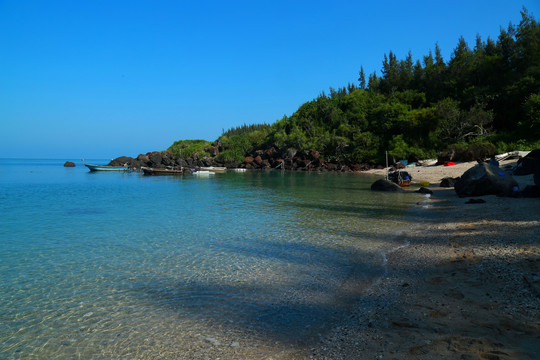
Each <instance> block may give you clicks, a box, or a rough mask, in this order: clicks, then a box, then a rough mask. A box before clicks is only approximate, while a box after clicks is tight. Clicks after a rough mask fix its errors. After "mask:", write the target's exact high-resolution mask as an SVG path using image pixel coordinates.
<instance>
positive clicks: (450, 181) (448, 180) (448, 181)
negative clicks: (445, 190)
mask: <svg viewBox="0 0 540 360" xmlns="http://www.w3.org/2000/svg"><path fill="white" fill-rule="evenodd" d="M458 180H459V177H455V178H453V177H445V178H443V179H442V180H441V184H440V185H439V186H440V187H454V185H455V184H456V182H457V181H458Z"/></svg>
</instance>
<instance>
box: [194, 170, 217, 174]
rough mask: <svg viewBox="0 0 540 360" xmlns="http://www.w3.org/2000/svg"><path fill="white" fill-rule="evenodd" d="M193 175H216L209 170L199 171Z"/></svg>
mask: <svg viewBox="0 0 540 360" xmlns="http://www.w3.org/2000/svg"><path fill="white" fill-rule="evenodd" d="M192 174H193V175H214V174H215V172H214V171H208V170H198V171H194V172H192Z"/></svg>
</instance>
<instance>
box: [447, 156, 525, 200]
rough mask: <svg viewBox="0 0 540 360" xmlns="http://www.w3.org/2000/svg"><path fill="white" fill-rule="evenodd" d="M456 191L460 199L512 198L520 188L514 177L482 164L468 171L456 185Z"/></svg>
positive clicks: (495, 167)
mask: <svg viewBox="0 0 540 360" xmlns="http://www.w3.org/2000/svg"><path fill="white" fill-rule="evenodd" d="M454 189H455V191H456V193H457V194H458V196H459V197H466V196H482V195H504V196H512V195H513V194H514V193H515V192H516V191H518V189H519V187H518V183H517V182H516V181H515V180H514V179H513V178H512V175H510V174H507V173H505V172H504V171H503V170H502V169H500V168H499V167H497V166H494V165H492V164H488V163H480V164H478V165H476V166H474V167H472V168H470V169H469V170H467V171H466V172H465V173H464V174H463V175H462V176H461V178H460V179H459V180H458V181H457V182H456V183H455V185H454Z"/></svg>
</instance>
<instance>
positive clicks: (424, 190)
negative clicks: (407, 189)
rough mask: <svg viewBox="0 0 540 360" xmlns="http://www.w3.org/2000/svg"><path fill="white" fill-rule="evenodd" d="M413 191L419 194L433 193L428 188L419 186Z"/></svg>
mask: <svg viewBox="0 0 540 360" xmlns="http://www.w3.org/2000/svg"><path fill="white" fill-rule="evenodd" d="M415 193H419V194H433V191H431V190H429V189H428V188H425V187H423V186H422V187H421V188H420V189H418V190H416V191H415Z"/></svg>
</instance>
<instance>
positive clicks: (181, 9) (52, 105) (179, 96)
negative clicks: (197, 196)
mask: <svg viewBox="0 0 540 360" xmlns="http://www.w3.org/2000/svg"><path fill="white" fill-rule="evenodd" d="M523 6H525V7H526V8H527V9H528V10H529V12H530V13H532V14H533V15H534V16H535V17H536V18H538V17H539V16H540V0H522V1H518V0H516V1H513V0H512V1H509V0H468V1H462V0H452V1H433V0H431V1H403V0H388V1H382V0H381V1H340V0H336V1H317V0H310V1H303V0H302V1H294V0H287V1H281V0H272V1H257V0H251V1H236V0H228V1H182V0H155V1H143V0H126V1H122V0H105V1H102V0H92V1H73V0H65V1H59V0H0V157H23V158H24V157H37V158H82V157H84V158H114V157H117V156H120V155H127V156H137V155H138V154H140V153H146V152H148V151H154V150H165V149H166V148H167V147H169V145H171V144H172V143H173V142H174V141H175V140H178V139H206V140H210V141H213V140H215V139H217V138H218V137H219V136H220V135H221V133H222V131H223V130H227V129H229V128H231V127H235V126H239V125H242V124H244V123H247V124H253V123H263V122H265V123H273V122H275V121H276V120H278V119H281V118H282V117H283V115H291V114H292V113H293V112H294V111H295V110H296V109H297V108H298V107H299V106H300V105H301V104H303V103H304V102H306V101H309V100H312V99H313V98H315V97H317V96H318V95H319V94H320V92H321V91H323V90H324V91H327V90H328V88H329V87H330V86H332V87H334V88H339V87H342V86H345V85H347V83H349V82H351V83H356V81H357V78H358V71H359V70H360V66H361V65H362V66H363V67H364V70H365V72H366V73H371V72H373V71H377V72H378V73H380V69H381V64H382V59H383V55H384V54H385V53H388V52H389V51H390V50H391V51H393V52H394V53H396V55H397V57H398V59H403V58H404V57H405V56H406V55H407V53H408V51H409V50H410V51H411V53H412V55H413V58H414V59H418V58H420V59H421V58H422V56H423V55H426V54H427V53H428V51H429V50H433V49H434V47H435V43H438V44H439V46H440V48H441V50H442V53H443V56H444V59H445V60H446V61H447V60H448V59H449V57H450V54H451V52H452V50H453V49H454V48H455V47H456V45H457V41H458V38H459V37H460V36H461V35H463V36H464V37H465V40H467V42H468V43H469V45H470V47H471V48H472V47H474V44H475V38H476V35H477V34H479V35H480V36H481V37H482V39H484V40H485V39H486V38H487V37H488V36H490V37H491V38H493V39H496V38H497V36H498V35H499V32H500V28H501V26H503V27H504V28H506V27H507V26H508V23H509V22H510V21H511V22H512V23H514V24H517V23H519V20H520V18H521V15H520V10H521V9H522V7H523ZM494 76H496V74H494Z"/></svg>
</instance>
